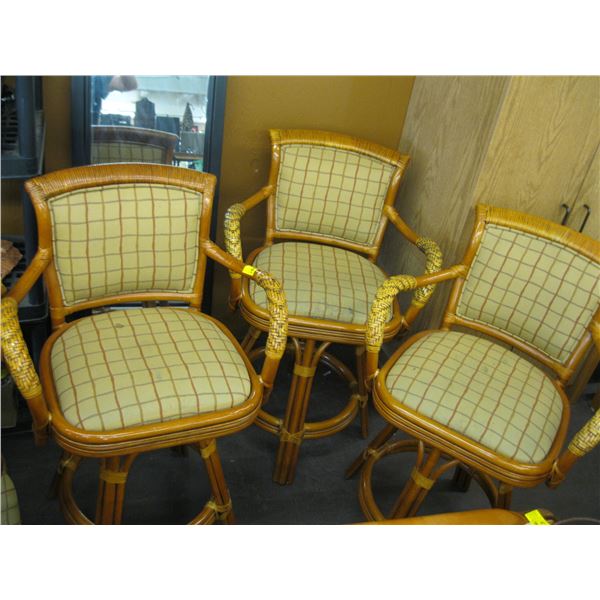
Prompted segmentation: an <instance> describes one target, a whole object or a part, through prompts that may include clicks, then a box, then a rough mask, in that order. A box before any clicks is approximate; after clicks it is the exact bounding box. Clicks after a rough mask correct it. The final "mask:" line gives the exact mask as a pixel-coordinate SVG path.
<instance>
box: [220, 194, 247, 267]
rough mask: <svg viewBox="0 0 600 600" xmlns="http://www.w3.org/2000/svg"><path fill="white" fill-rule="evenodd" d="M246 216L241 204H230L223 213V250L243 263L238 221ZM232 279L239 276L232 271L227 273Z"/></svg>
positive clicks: (244, 208)
mask: <svg viewBox="0 0 600 600" xmlns="http://www.w3.org/2000/svg"><path fill="white" fill-rule="evenodd" d="M245 214H246V207H245V206H244V205H243V204H239V203H238V204H232V205H231V206H230V207H229V208H228V209H227V212H226V213H225V249H226V250H227V252H229V254H231V255H232V256H235V258H237V259H238V260H241V261H243V260H244V259H243V255H242V236H241V232H240V221H241V219H242V217H243V216H244V215H245ZM229 274H230V275H231V277H233V278H238V277H240V275H239V274H238V273H235V272H234V271H231V270H230V271H229Z"/></svg>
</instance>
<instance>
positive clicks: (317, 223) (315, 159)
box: [271, 130, 406, 247]
mask: <svg viewBox="0 0 600 600" xmlns="http://www.w3.org/2000/svg"><path fill="white" fill-rule="evenodd" d="M283 133H284V135H285V134H288V133H289V132H285V131H284V132H283ZM291 133H292V134H293V133H295V132H293V131H292V132H291ZM311 133H314V134H315V137H316V136H318V135H319V134H321V135H322V137H323V138H324V139H326V136H327V135H329V136H330V137H331V138H332V140H335V139H336V136H335V134H326V133H322V132H300V135H299V136H297V139H293V140H289V139H283V141H282V143H281V146H280V152H279V169H278V172H277V178H276V181H275V182H274V183H275V185H276V190H275V198H274V201H275V211H274V221H275V222H274V228H275V231H277V232H287V233H290V232H291V233H305V234H315V235H318V236H324V237H326V238H332V239H336V240H341V241H347V242H352V243H355V244H360V245H363V246H365V247H370V246H372V245H373V244H374V242H375V238H376V234H377V232H378V230H379V227H380V225H381V223H382V209H383V206H384V203H385V200H386V196H387V194H388V190H389V189H390V186H391V185H392V182H393V179H394V175H395V174H396V173H397V171H398V167H399V164H400V163H401V157H400V155H399V154H397V153H395V152H394V151H391V150H388V149H386V148H382V147H376V146H375V145H374V144H369V143H367V142H362V143H361V141H360V140H354V139H353V138H350V137H347V136H338V137H339V139H341V140H350V141H349V142H348V143H344V142H342V143H339V144H337V145H336V143H335V141H331V142H330V143H323V144H320V143H318V140H316V141H315V140H314V139H310V134H311ZM279 134H280V131H279V130H273V131H272V132H271V136H272V139H273V137H274V136H275V142H278V141H279ZM303 134H304V135H303ZM303 137H304V138H306V139H303ZM353 141H354V142H355V146H354V147H353V146H352V142H353ZM361 144H362V145H361ZM370 146H372V147H374V148H377V150H373V151H371V150H370V149H369V147H370ZM378 151H379V152H380V153H381V155H378ZM403 158H404V159H406V157H403ZM402 166H404V165H402Z"/></svg>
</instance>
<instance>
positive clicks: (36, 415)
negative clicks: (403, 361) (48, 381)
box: [1, 298, 50, 446]
mask: <svg viewBox="0 0 600 600" xmlns="http://www.w3.org/2000/svg"><path fill="white" fill-rule="evenodd" d="M17 306H18V305H17V301H16V300H15V299H14V298H3V299H2V316H1V320H2V333H1V337H2V359H3V361H4V362H5V364H6V366H7V367H8V371H9V373H10V374H11V376H12V378H13V379H14V381H15V383H16V385H17V388H18V389H19V392H21V395H22V396H23V398H25V400H26V402H27V406H28V407H29V411H30V412H31V416H32V418H33V436H34V439H35V443H36V445H38V446H41V445H42V444H44V443H45V442H46V440H47V439H48V424H49V423H50V413H49V412H48V407H47V406H46V401H45V400H44V396H43V393H42V385H41V383H40V380H39V377H38V375H37V373H36V372H35V368H34V366H33V361H32V360H31V355H30V354H29V350H28V349H27V345H26V344H25V340H24V339H23V333H22V331H21V326H20V325H19V317H18V309H17Z"/></svg>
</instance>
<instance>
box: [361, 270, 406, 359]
mask: <svg viewBox="0 0 600 600" xmlns="http://www.w3.org/2000/svg"><path fill="white" fill-rule="evenodd" d="M416 287H417V280H416V278H415V277H413V276H412V275H394V276H393V277H389V278H388V279H386V280H385V281H384V282H383V283H382V284H381V285H380V286H379V288H378V289H377V293H376V294H375V300H374V302H373V304H372V306H371V310H370V311H369V318H368V319H367V332H366V336H365V341H366V345H367V350H368V351H369V352H375V353H377V352H379V349H380V348H381V344H382V343H383V330H384V328H385V324H386V323H387V320H388V315H389V311H390V308H391V306H392V302H393V301H394V298H395V297H396V296H397V295H398V294H399V293H400V292H405V291H408V290H414V289H415V288H416Z"/></svg>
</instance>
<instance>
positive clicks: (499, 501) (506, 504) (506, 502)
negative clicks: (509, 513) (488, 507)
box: [495, 483, 512, 510]
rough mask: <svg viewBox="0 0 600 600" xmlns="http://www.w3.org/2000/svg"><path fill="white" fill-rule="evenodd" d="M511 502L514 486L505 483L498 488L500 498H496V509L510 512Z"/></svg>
mask: <svg viewBox="0 0 600 600" xmlns="http://www.w3.org/2000/svg"><path fill="white" fill-rule="evenodd" d="M511 501H512V486H510V485H506V484H505V483H501V484H500V486H499V488H498V497H497V498H496V506H495V508H505V509H506V510H508V509H509V508H510V503H511Z"/></svg>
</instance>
